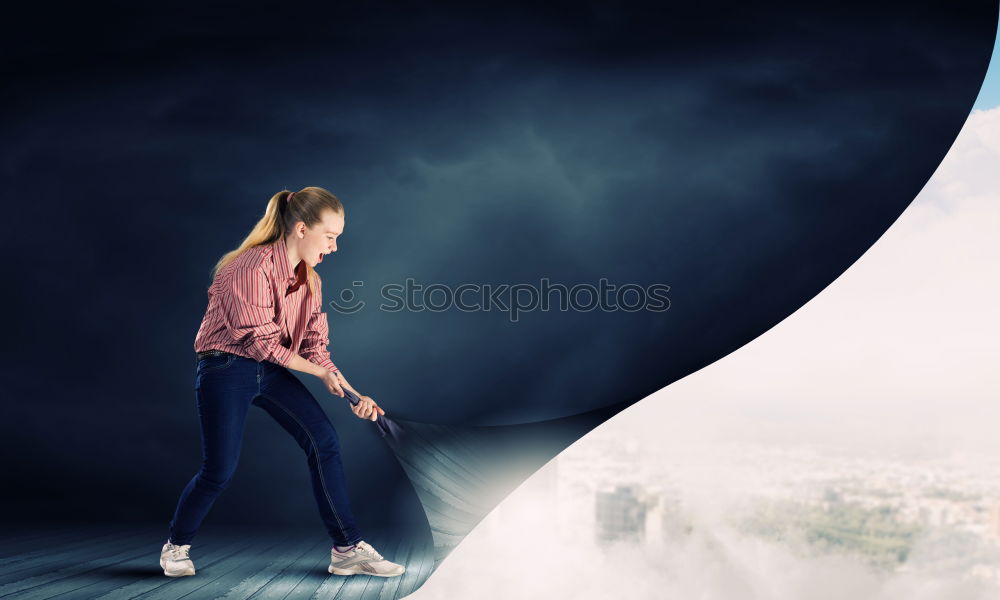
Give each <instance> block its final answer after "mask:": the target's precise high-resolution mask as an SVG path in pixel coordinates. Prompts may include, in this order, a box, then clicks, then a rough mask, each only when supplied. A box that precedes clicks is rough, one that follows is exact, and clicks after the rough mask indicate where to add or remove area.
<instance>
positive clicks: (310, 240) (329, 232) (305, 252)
mask: <svg viewBox="0 0 1000 600" xmlns="http://www.w3.org/2000/svg"><path fill="white" fill-rule="evenodd" d="M343 232H344V215H343V213H335V212H333V211H332V210H325V211H323V220H322V221H320V222H319V223H316V224H315V225H313V226H312V227H302V228H300V229H299V230H298V231H297V233H296V237H297V236H298V235H299V234H300V233H301V234H302V237H301V238H299V239H298V242H299V257H300V258H302V260H304V261H306V264H308V265H309V266H312V267H315V266H316V265H318V264H319V263H321V262H323V257H324V256H326V255H327V254H329V253H331V252H336V251H337V237H338V236H339V235H340V234H341V233H343Z"/></svg>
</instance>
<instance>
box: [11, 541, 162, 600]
mask: <svg viewBox="0 0 1000 600" xmlns="http://www.w3.org/2000/svg"><path fill="white" fill-rule="evenodd" d="M150 542H151V540H150V534H149V533H148V532H143V531H138V532H136V531H133V532H132V533H131V534H130V535H125V536H122V537H121V538H119V539H116V540H108V541H105V542H104V543H101V544H96V545H92V546H91V545H88V546H86V547H85V548H84V549H80V548H72V549H70V550H67V551H56V552H52V553H50V554H47V555H46V556H45V557H41V558H37V559H35V560H32V561H29V562H28V563H26V564H22V565H21V567H20V568H16V569H12V570H10V571H8V572H6V573H4V575H3V576H2V577H0V582H2V584H0V597H2V596H5V595H8V594H13V593H15V592H20V591H23V590H26V589H30V588H33V587H37V586H40V585H45V584H48V583H51V582H53V581H57V580H59V579H63V578H65V577H71V576H74V575H79V574H81V573H86V572H88V571H93V570H95V569H100V568H102V567H103V566H105V565H107V564H109V563H110V564H114V563H117V562H121V561H124V560H128V559H130V558H134V557H136V556H138V555H139V552H148V551H149V548H150ZM154 545H155V544H154ZM158 548H159V546H156V547H155V548H154V550H157V549H158Z"/></svg>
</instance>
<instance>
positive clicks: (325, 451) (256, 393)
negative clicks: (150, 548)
mask: <svg viewBox="0 0 1000 600" xmlns="http://www.w3.org/2000/svg"><path fill="white" fill-rule="evenodd" d="M194 387H195V397H196V399H197V402H198V414H199V416H200V417H201V440H202V465H201V469H200V470H199V471H198V473H197V474H196V475H195V476H194V477H193V478H192V479H191V481H189V482H188V484H187V487H185V488H184V491H183V492H182V493H181V497H180V500H179V501H178V502H177V509H176V511H175V512H174V517H173V520H172V521H171V522H170V541H171V542H173V543H174V544H177V545H184V544H190V543H191V540H193V539H194V536H195V533H196V532H197V530H198V526H199V525H201V521H202V519H204V518H205V515H207V514H208V511H209V509H211V508H212V504H214V503H215V499H216V498H217V497H218V496H219V494H221V493H222V491H223V490H225V488H226V487H227V486H228V484H229V481H230V479H231V478H232V476H233V473H234V472H235V471H236V463H237V462H238V461H239V455H240V446H241V444H242V442H243V429H244V424H245V423H246V417H247V411H248V410H249V408H250V405H251V404H255V405H257V406H259V407H261V408H263V409H264V410H266V411H267V412H268V414H270V415H271V417H273V418H274V420H275V421H277V422H278V424H279V425H281V426H282V427H283V428H284V429H285V430H286V431H288V432H289V433H290V434H292V437H294V438H295V441H297V442H298V444H299V446H301V447H302V449H303V450H304V451H305V453H306V462H307V463H308V465H309V473H310V475H311V477H312V490H313V495H314V496H315V497H316V504H317V505H318V507H319V514H320V516H321V517H322V519H323V523H324V524H325V525H326V530H327V532H328V533H329V535H330V538H331V539H332V540H333V543H334V544H337V545H339V546H349V545H351V544H355V543H357V542H358V541H360V540H361V534H360V533H359V531H358V527H357V524H356V523H355V522H354V515H353V514H352V513H351V507H350V503H349V499H348V496H347V482H346V479H345V477H344V467H343V465H342V464H341V462H340V441H339V439H338V436H337V431H336V430H335V429H334V428H333V424H332V423H331V422H330V418H329V417H327V415H326V413H325V412H323V409H322V408H321V407H320V405H319V403H318V402H317V401H316V398H314V397H313V395H312V393H310V392H309V390H308V388H306V386H305V385H303V383H302V382H301V381H299V380H298V378H296V377H295V375H293V374H292V372H291V371H289V370H288V369H286V368H285V367H282V366H281V365H278V364H275V363H272V362H268V361H264V362H257V361H255V360H252V359H249V358H245V357H242V356H236V355H234V354H223V355H220V356H209V357H207V358H203V359H201V360H199V361H198V367H197V373H196V375H195V386H194Z"/></svg>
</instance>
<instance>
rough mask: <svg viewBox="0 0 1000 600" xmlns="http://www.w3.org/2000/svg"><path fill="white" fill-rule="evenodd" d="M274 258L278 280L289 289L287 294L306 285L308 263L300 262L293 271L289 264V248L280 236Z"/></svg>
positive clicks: (276, 243)
mask: <svg viewBox="0 0 1000 600" xmlns="http://www.w3.org/2000/svg"><path fill="white" fill-rule="evenodd" d="M272 258H273V259H274V263H275V265H274V266H275V268H276V269H277V275H278V277H277V280H278V281H284V282H285V285H286V286H288V288H289V289H288V290H287V291H286V292H285V293H286V294H290V293H291V292H294V291H295V290H297V289H298V288H299V286H301V285H302V284H303V283H305V280H306V273H307V268H306V262H305V261H304V260H300V261H299V264H298V265H296V268H295V270H294V271H293V270H292V267H291V265H289V264H288V248H287V246H285V237H284V236H280V237H279V238H278V241H276V242H275V243H274V252H273V255H272Z"/></svg>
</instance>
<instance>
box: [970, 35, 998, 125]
mask: <svg viewBox="0 0 1000 600" xmlns="http://www.w3.org/2000/svg"><path fill="white" fill-rule="evenodd" d="M997 38H998V39H1000V35H998V36H997ZM998 53H1000V50H998V46H997V44H996V43H994V45H993V58H991V59H990V68H989V70H988V71H986V80H985V81H983V89H982V90H980V91H979V98H977V99H976V103H975V104H974V105H973V108H984V109H985V108H995V107H997V106H1000V58H997V54H998Z"/></svg>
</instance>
